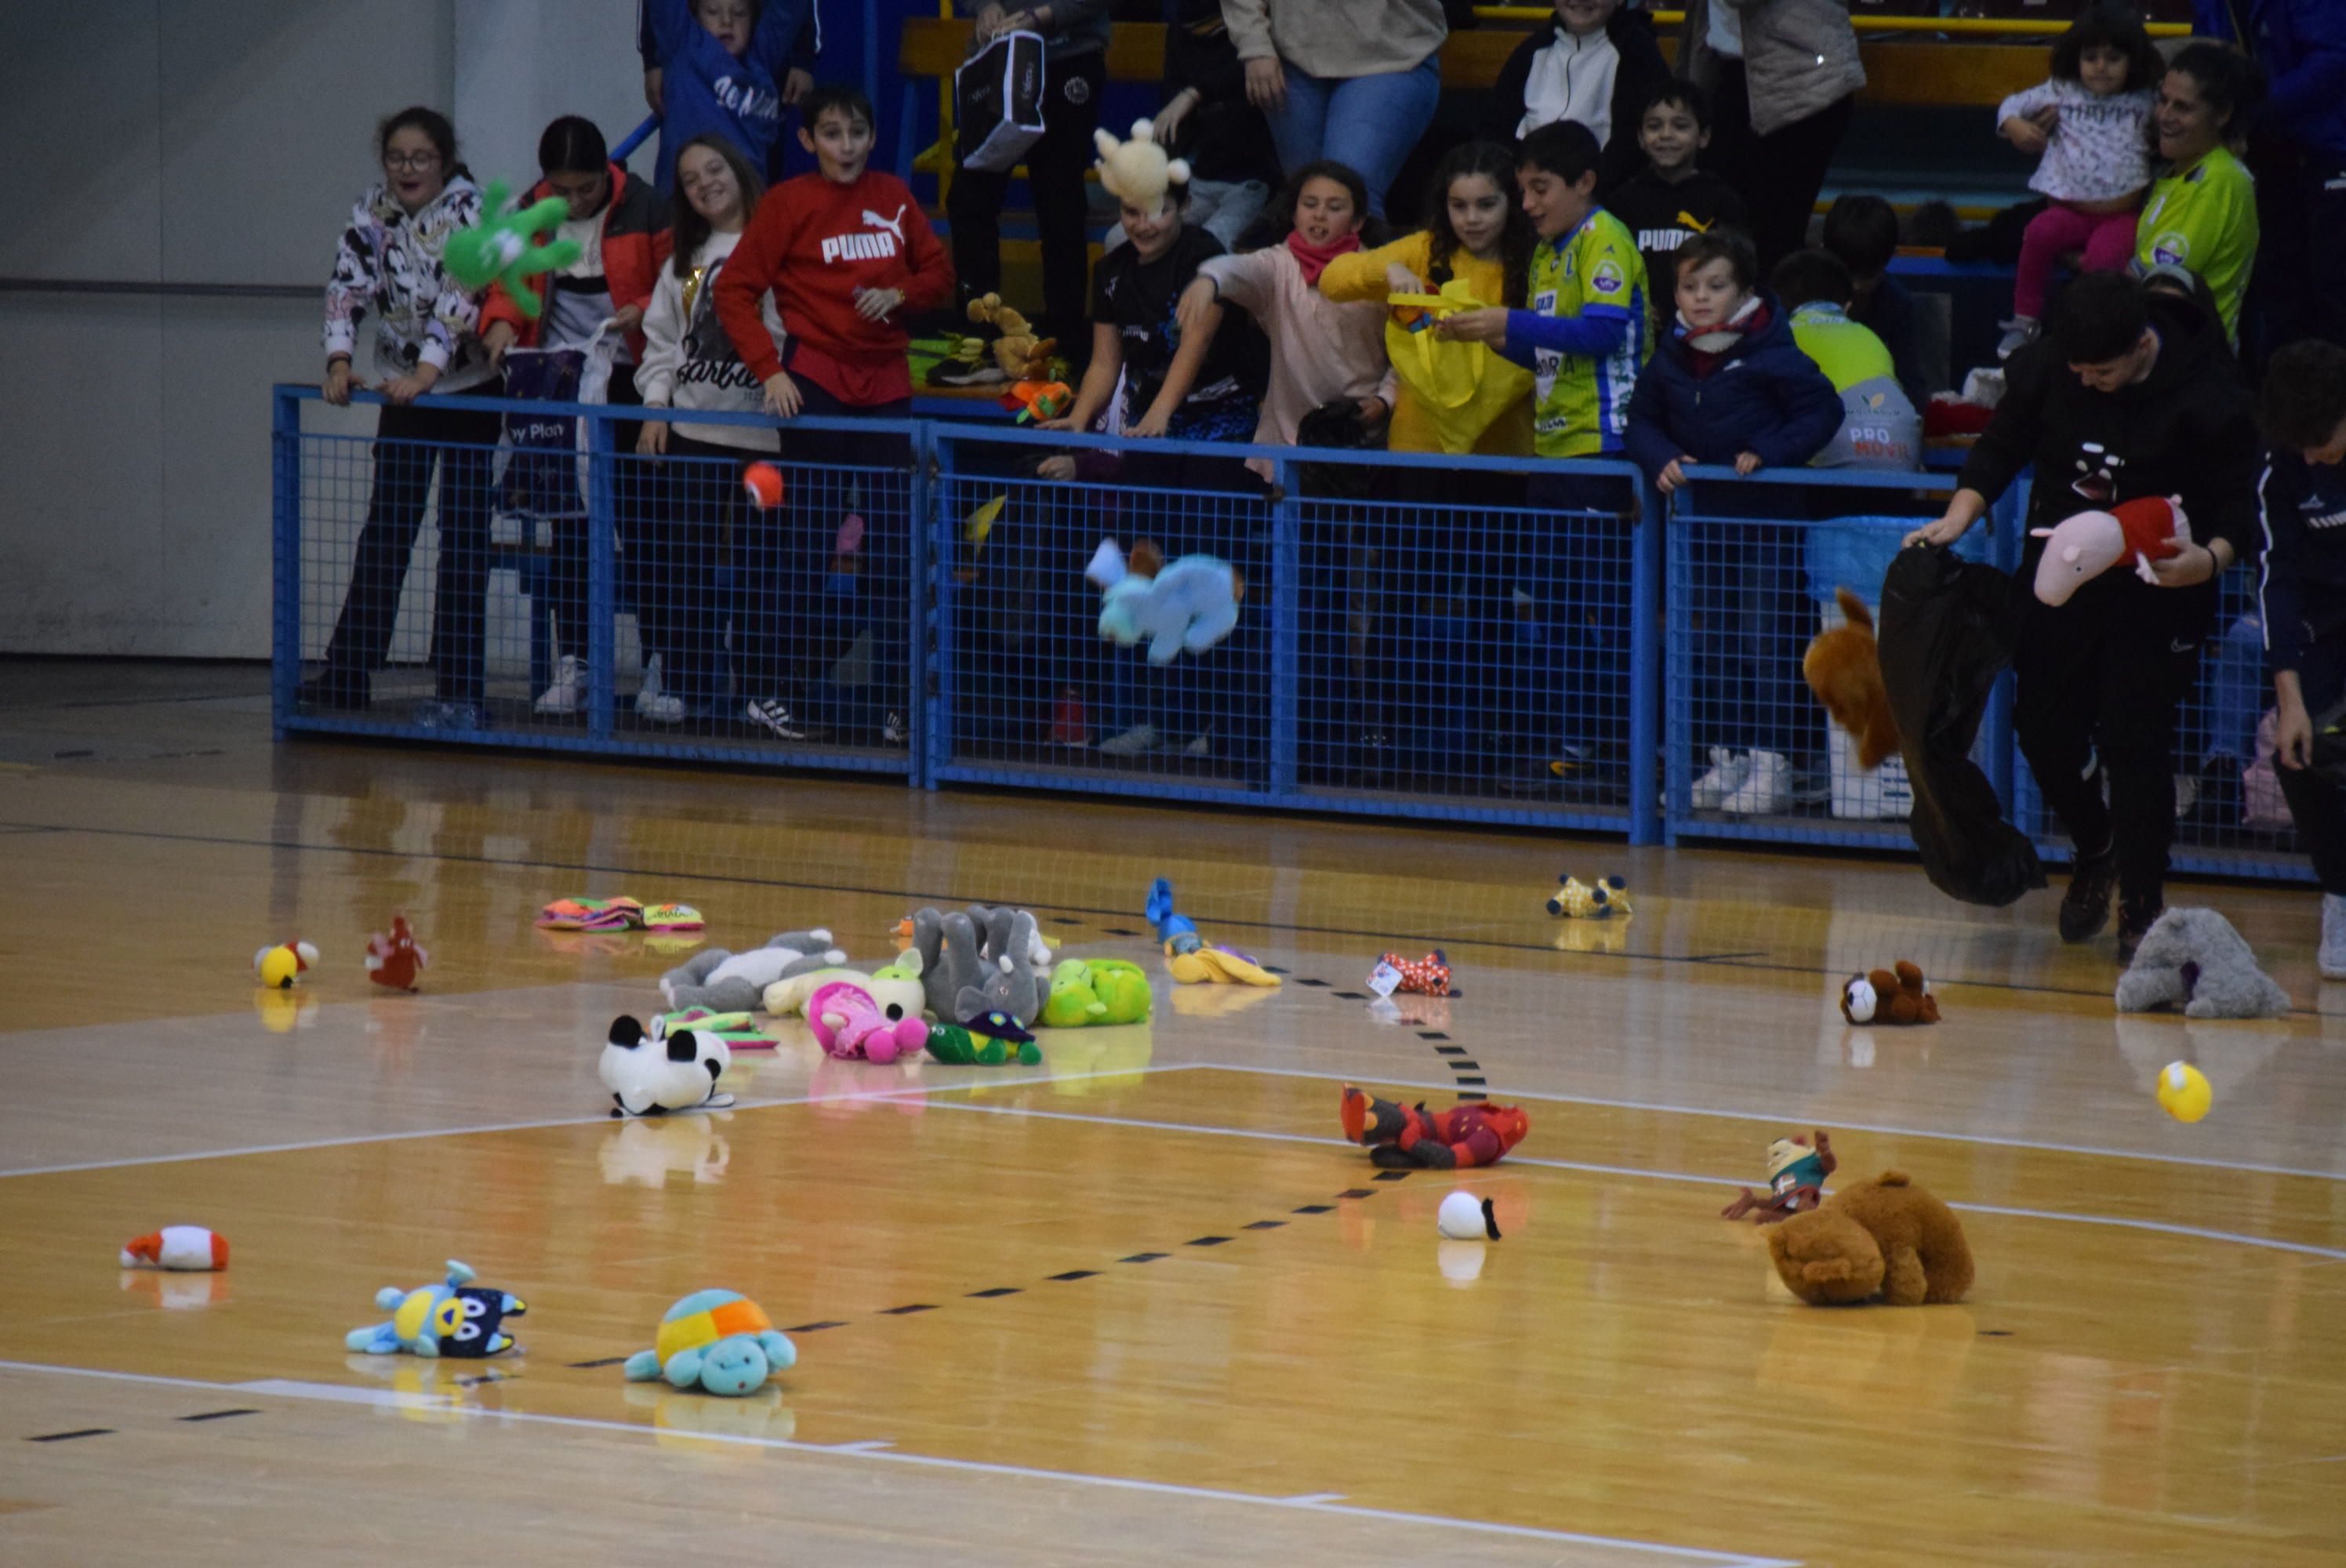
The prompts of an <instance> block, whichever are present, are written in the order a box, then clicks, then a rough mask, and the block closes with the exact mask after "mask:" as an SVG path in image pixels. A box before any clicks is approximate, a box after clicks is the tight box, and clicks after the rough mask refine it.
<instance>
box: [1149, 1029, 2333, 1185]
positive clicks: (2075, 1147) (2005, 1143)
mask: <svg viewBox="0 0 2346 1568" xmlns="http://www.w3.org/2000/svg"><path fill="white" fill-rule="evenodd" d="M1324 1049H1331V1050H1332V1049H1335V1047H1332V1046H1331V1047H1324ZM1191 1065H1193V1066H1198V1067H1219V1068H1220V1069H1221V1070H1222V1071H1224V1072H1226V1073H1264V1074H1270V1076H1271V1077H1274V1078H1318V1079H1320V1080H1321V1081H1322V1082H1324V1083H1329V1084H1364V1085H1365V1084H1390V1085H1391V1086H1392V1087H1394V1088H1398V1089H1426V1090H1430V1091H1433V1092H1434V1093H1438V1094H1445V1095H1447V1094H1454V1093H1456V1091H1457V1088H1458V1084H1457V1082H1456V1081H1455V1080H1452V1081H1451V1082H1449V1083H1446V1084H1436V1083H1432V1082H1429V1081H1427V1080H1424V1079H1412V1078H1386V1077H1380V1076H1378V1075H1377V1074H1374V1073H1368V1072H1362V1073H1354V1074H1350V1075H1347V1074H1344V1073H1341V1072H1331V1073H1322V1072H1315V1071H1313V1070H1312V1069H1311V1068H1309V1067H1257V1066H1251V1065H1248V1064H1242V1063H1237V1062H1198V1063H1192V1064H1191ZM1485 1074H1486V1075H1487V1074H1488V1064H1485ZM1484 1093H1485V1094H1487V1095H1490V1096H1491V1098H1493V1099H1494V1100H1505V1099H1507V1098H1508V1097H1509V1096H1510V1095H1513V1096H1514V1097H1515V1098H1519V1099H1525V1100H1547V1101H1552V1102H1554V1103H1556V1104H1557V1105H1600V1106H1603V1107H1604V1108H1606V1109H1607V1110H1615V1111H1659V1112H1664V1113H1667V1114H1668V1115H1679V1116H1713V1117H1717V1118H1719V1119H1720V1120H1722V1121H1731V1122H1777V1123H1783V1124H1788V1125H1793V1126H1807V1125H1815V1124H1816V1123H1817V1122H1818V1121H1819V1120H1820V1119H1822V1120H1823V1122H1824V1125H1827V1126H1828V1127H1830V1128H1831V1129H1833V1130H1835V1131H1839V1130H1841V1129H1842V1128H1844V1127H1845V1128H1847V1129H1848V1130H1849V1131H1851V1132H1852V1133H1881V1134H1883V1135H1894V1136H1898V1137H1909V1138H1937V1139H1940V1140H1942V1141H1943V1142H1946V1143H1951V1144H1980V1145H1985V1146H1987V1147H1990V1148H1999V1149H2037V1150H2041V1151H2043V1152H2044V1153H2046V1154H2055V1155H2092V1156H2097V1157H2100V1158H2103V1159H2114V1160H2143V1161H2147V1162H2148V1163H2149V1164H2152V1165H2162V1166H2199V1167H2201V1168H2203V1169H2207V1170H2219V1171H2242V1172H2246V1173H2248V1174H2249V1175H2252V1176H2304V1177H2306V1178H2308V1179H2309V1180H2312V1181H2336V1182H2346V1171H2317V1170H2302V1169H2300V1168H2298V1167H2296V1166H2259V1165H2243V1164H2241V1163H2239V1161H2236V1160H2211V1159H2202V1158H2200V1157H2198V1156H2195V1155H2161V1154H2152V1153H2149V1152H2147V1151H2145V1150H2141V1149H2106V1148H2098V1147H2096V1146H2095V1145H2091V1144H2061V1143H2052V1142H2048V1141H2045V1140H2041V1139H2035V1138H1999V1137H1993V1136H1990V1135H1987V1134H1984V1133H1947V1132H1934V1131H1933V1130H1932V1129H1931V1128H1929V1127H1900V1126H1885V1125H1880V1124H1877V1123H1867V1122H1843V1121H1835V1120H1832V1119H1831V1118H1829V1117H1828V1118H1819V1117H1817V1116H1815V1115H1809V1114H1806V1113H1803V1114H1800V1115H1790V1114H1788V1113H1784V1112H1779V1111H1723V1110H1720V1109H1719V1108H1718V1107H1717V1106H1713V1105H1670V1104H1668V1103H1666V1102H1656V1101H1651V1100H1608V1099H1605V1098H1603V1097H1601V1096H1598V1095H1566V1094H1558V1093H1556V1092H1553V1091H1550V1090H1533V1089H1518V1090H1512V1091H1503V1090H1500V1089H1497V1088H1495V1087H1491V1086H1489V1085H1485V1086H1484Z"/></svg>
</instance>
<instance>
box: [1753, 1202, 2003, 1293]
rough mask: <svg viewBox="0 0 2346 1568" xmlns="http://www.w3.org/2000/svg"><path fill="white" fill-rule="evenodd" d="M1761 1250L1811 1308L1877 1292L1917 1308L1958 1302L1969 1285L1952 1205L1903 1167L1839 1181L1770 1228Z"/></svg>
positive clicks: (1967, 1249)
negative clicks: (1815, 1204) (1819, 1202)
mask: <svg viewBox="0 0 2346 1568" xmlns="http://www.w3.org/2000/svg"><path fill="white" fill-rule="evenodd" d="M1768 1256H1769V1257H1772V1258H1774V1259H1775V1260H1776V1273H1777V1276H1778V1277H1779V1278H1781V1279H1782V1280H1783V1281H1784V1287H1785V1288H1786V1289H1788V1290H1790V1291H1791V1293H1792V1294H1793V1295H1795V1296H1797V1297H1799V1298H1800V1299H1801V1300H1803V1301H1805V1302H1807V1303H1808V1304H1809V1305H1810V1306H1811V1307H1834V1306H1841V1305H1844V1304H1846V1303H1849V1302H1854V1301H1867V1300H1871V1299H1872V1298H1873V1297H1874V1296H1876V1295H1877V1294H1878V1295H1879V1296H1880V1297H1881V1298H1882V1300H1883V1302H1885V1303H1886V1304H1888V1305H1890V1306H1892V1307H1920V1306H1924V1305H1926V1304H1929V1303H1932V1302H1937V1301H1960V1300H1962V1299H1963V1297H1964V1291H1966V1290H1969V1289H1970V1288H1972V1249H1971V1246H1970V1244H1969V1243H1967V1242H1965V1241H1964V1227H1963V1226H1962V1224H1961V1223H1960V1222H1959V1221H1957V1220H1956V1218H1955V1215H1954V1211H1953V1209H1951V1208H1949V1207H1947V1206H1946V1205H1945V1204H1943V1203H1941V1202H1940V1201H1939V1200H1938V1199H1937V1198H1935V1197H1933V1196H1931V1195H1930V1194H1929V1193H1927V1192H1924V1191H1923V1189H1922V1188H1921V1187H1919V1186H1914V1185H1913V1183H1912V1182H1911V1181H1909V1180H1908V1179H1907V1178H1906V1173H1905V1172H1903V1171H1884V1172H1882V1175H1881V1176H1878V1177H1876V1178H1875V1179H1874V1180H1872V1181H1862V1182H1858V1183H1855V1184H1854V1185H1852V1186H1845V1187H1843V1188H1841V1190H1840V1191H1839V1192H1837V1193H1835V1194H1833V1195H1832V1196H1831V1197H1829V1198H1827V1199H1825V1201H1824V1205H1823V1207H1820V1208H1814V1209H1811V1210H1810V1211H1809V1212H1808V1213H1806V1214H1796V1215H1794V1216H1792V1217H1790V1219H1787V1220H1786V1221H1784V1223H1783V1224H1781V1225H1779V1226H1774V1227H1770V1229H1769V1232H1768Z"/></svg>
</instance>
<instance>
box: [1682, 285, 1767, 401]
mask: <svg viewBox="0 0 2346 1568" xmlns="http://www.w3.org/2000/svg"><path fill="white" fill-rule="evenodd" d="M1767 324H1768V306H1767V303H1766V301H1764V300H1761V299H1760V296H1759V295H1757V294H1754V295H1752V296H1751V298H1750V299H1749V300H1746V301H1745V302H1744V304H1743V306H1742V308H1741V309H1739V311H1736V313H1735V315H1734V317H1733V318H1732V319H1730V320H1729V321H1722V322H1720V323H1719V325H1718V326H1716V327H1706V328H1704V329H1703V330H1702V331H1699V332H1698V331H1693V330H1692V329H1691V328H1689V327H1688V325H1687V324H1686V318H1685V317H1683V316H1681V317H1679V318H1678V328H1677V333H1678V341H1680V342H1683V343H1684V344H1686V346H1687V359H1688V362H1689V363H1691V364H1692V365H1693V367H1694V373H1695V379H1696V380H1697V381H1700V380H1701V379H1702V378H1704V377H1705V376H1708V375H1709V374H1710V372H1713V371H1715V370H1717V369H1718V368H1719V366H1721V365H1723V364H1725V363H1726V362H1727V359H1728V356H1729V354H1730V353H1732V352H1733V351H1734V350H1735V345H1736V344H1738V343H1739V342H1741V341H1743V340H1744V339H1746V338H1748V337H1751V336H1753V335H1754V334H1756V333H1758V332H1759V331H1760V329H1762V328H1764V327H1765V326H1767Z"/></svg>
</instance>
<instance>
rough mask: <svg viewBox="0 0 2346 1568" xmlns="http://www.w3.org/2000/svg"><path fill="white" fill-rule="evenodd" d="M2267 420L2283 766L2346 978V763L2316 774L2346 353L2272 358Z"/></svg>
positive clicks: (2343, 562)
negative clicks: (2344, 768) (2345, 769)
mask: <svg viewBox="0 0 2346 1568" xmlns="http://www.w3.org/2000/svg"><path fill="white" fill-rule="evenodd" d="M2260 412H2261V413H2262V415H2263V422H2264V427H2265V434H2266V436H2267V437H2268V438H2269V439H2270V441H2271V443H2272V455H2271V456H2270V459H2268V461H2267V462H2266V463H2265V471H2264V477H2263V479H2262V481H2261V482H2260V483H2259V484H2258V486H2257V502H2258V507H2259V511H2261V512H2262V513H2263V514H2264V547H2265V556H2264V571H2263V575H2262V577H2261V580H2260V581H2259V585H2258V589H2259V600H2260V601H2261V608H2262V611H2263V615H2262V617H2261V618H2262V619H2263V621H2264V626H2265V653H2266V656H2267V658H2268V659H2269V661H2270V664H2271V665H2272V672H2273V697H2274V698H2275V703H2276V708H2277V710H2278V718H2276V720H2275V726H2274V730H2273V760H2274V761H2275V762H2276V763H2278V764H2280V766H2279V768H2278V769H2276V770H2275V771H2276V772H2277V773H2278V774H2279V776H2280V792H2281V794H2282V795H2284V796H2286V797H2287V798H2288V799H2289V814H2290V817H2292V818H2293V819H2295V820H2296V822H2297V836H2298V838H2299V840H2300V841H2301V842H2302V843H2303V844H2304V846H2305V852H2306V854H2307V855H2308V856H2309V857H2310V859H2311V860H2312V861H2313V874H2314V875H2315V876H2316V877H2318V878H2319V879H2321V953H2320V959H2321V978H2322V979H2324V980H2346V778H2341V776H2340V774H2339V772H2338V770H2337V769H2336V766H2335V764H2331V766H2330V767H2329V768H2328V769H2325V770H2323V771H2319V772H2317V771H2316V770H2315V766H2314V764H2315V758H2314V752H2313V746H2314V738H2315V737H2316V736H2317V735H2318V734H2320V733H2321V731H2323V730H2324V729H2326V728H2329V727H2330V726H2331V725H2334V724H2336V723H2338V722H2339V719H2340V717H2341V699H2346V469H2341V467H2340V464H2341V463H2346V348H2341V347H2339V346H2338V345H2337V344H2335V343H2330V342H2323V341H2320V340H2318V339H2316V340H2314V341H2308V342H2302V343H2291V344H2290V346H2289V347H2288V348H2285V349H2283V350H2281V351H2280V352H2279V353H2277V354H2275V355H2273V357H2272V362H2271V363H2270V364H2269V365H2267V366H2266V367H2265V382H2264V392H2263V398H2262V407H2261V410H2260ZM2323 760H2324V761H2325V762H2327V761H2328V759H2327V758H2325V759H2323Z"/></svg>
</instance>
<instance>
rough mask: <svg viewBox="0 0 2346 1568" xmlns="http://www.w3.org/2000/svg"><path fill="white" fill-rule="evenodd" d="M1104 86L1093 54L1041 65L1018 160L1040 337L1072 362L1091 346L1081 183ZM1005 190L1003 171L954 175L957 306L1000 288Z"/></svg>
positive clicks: (1101, 64)
mask: <svg viewBox="0 0 2346 1568" xmlns="http://www.w3.org/2000/svg"><path fill="white" fill-rule="evenodd" d="M1106 90H1107V60H1106V58H1105V57H1104V56H1101V55H1100V54H1098V53H1097V52H1096V51H1095V52H1093V53H1090V54H1085V55H1077V56H1073V57H1072V58H1069V57H1065V56H1062V57H1061V58H1059V59H1056V60H1051V61H1048V62H1046V63H1045V66H1044V67H1043V135H1042V137H1040V139H1038V140H1037V141H1036V142H1035V145H1034V146H1033V147H1031V148H1027V149H1026V158H1025V163H1026V175H1027V188H1028V189H1029V190H1030V191H1031V192H1032V193H1033V196H1034V201H1035V237H1036V238H1037V239H1040V240H1041V241H1042V249H1043V319H1042V321H1041V327H1042V335H1043V336H1044V337H1049V338H1056V339H1058V340H1059V346H1060V351H1062V352H1064V353H1066V354H1068V355H1069V356H1070V357H1072V358H1074V359H1076V360H1077V361H1082V360H1084V359H1086V358H1087V357H1089V355H1090V352H1091V341H1092V333H1091V325H1090V320H1089V318H1090V315H1091V311H1090V309H1089V304H1090V301H1089V300H1087V299H1086V297H1085V293H1084V279H1085V275H1086V272H1087V271H1088V270H1089V269H1090V264H1091V249H1090V241H1089V239H1087V237H1086V231H1085V225H1086V222H1087V221H1088V208H1087V206H1086V197H1085V194H1084V178H1085V177H1086V175H1088V174H1089V173H1090V172H1091V167H1092V160H1093V158H1094V156H1095V154H1096V151H1097V150H1098V149H1097V148H1095V147H1094V146H1093V145H1092V132H1093V130H1094V129H1096V127H1098V125H1099V103H1100V95H1101V94H1102V93H1103V92H1104V91H1106ZM1009 190H1010V176H1009V175H1008V174H1006V173H1001V174H988V173H984V172H981V171H978V170H975V169H968V168H956V169H955V170H954V177H953V188H951V189H950V190H948V191H947V192H946V193H945V217H946V219H948V220H949V221H950V222H951V223H952V225H953V263H954V276H955V277H957V278H959V279H960V280H961V298H962V300H964V302H966V301H967V300H971V299H973V298H974V297H975V296H977V295H980V294H991V293H995V292H998V291H999V290H1001V288H1002V204H1003V200H1004V199H1005V197H1006V196H1007V195H1008V194H1009Z"/></svg>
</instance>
